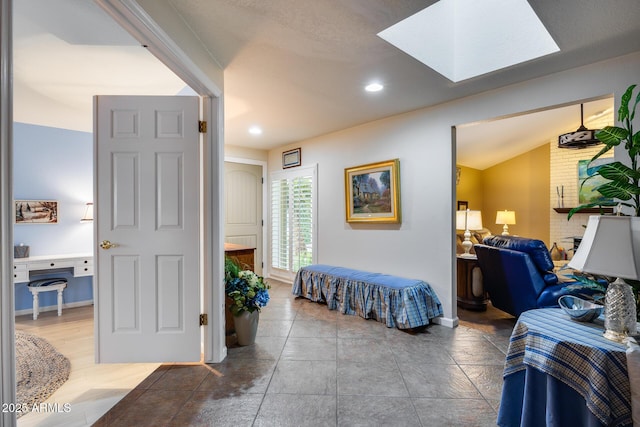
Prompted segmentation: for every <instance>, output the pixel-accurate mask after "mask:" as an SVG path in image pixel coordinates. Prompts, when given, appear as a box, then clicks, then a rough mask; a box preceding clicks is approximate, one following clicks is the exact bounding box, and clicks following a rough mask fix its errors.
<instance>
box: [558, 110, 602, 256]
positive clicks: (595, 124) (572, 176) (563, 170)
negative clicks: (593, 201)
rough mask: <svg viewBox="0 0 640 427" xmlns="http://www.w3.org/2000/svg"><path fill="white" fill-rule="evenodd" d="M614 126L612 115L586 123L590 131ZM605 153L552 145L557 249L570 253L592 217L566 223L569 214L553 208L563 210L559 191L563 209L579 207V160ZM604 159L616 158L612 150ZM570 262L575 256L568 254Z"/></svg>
mask: <svg viewBox="0 0 640 427" xmlns="http://www.w3.org/2000/svg"><path fill="white" fill-rule="evenodd" d="M612 123H613V113H611V114H608V115H606V116H602V117H601V118H599V119H598V120H597V121H591V122H589V123H587V122H585V126H586V127H587V128H588V129H600V128H602V127H604V126H610V125H612ZM601 149H602V145H596V146H594V147H589V148H584V149H580V150H571V149H567V148H558V141H557V139H554V140H552V141H550V142H549V150H550V156H549V157H550V164H551V168H550V179H549V200H550V201H551V209H550V210H549V215H550V220H549V241H550V242H551V244H553V242H557V244H558V246H561V247H563V248H564V249H566V250H569V249H571V248H572V247H573V237H574V236H582V235H583V234H584V227H583V225H586V223H587V219H588V217H589V214H581V213H577V214H575V215H574V216H573V217H571V220H567V214H565V213H562V214H561V213H557V212H556V211H554V210H553V208H556V207H560V204H559V203H561V202H560V201H559V198H558V195H557V192H556V189H560V188H564V207H567V208H572V207H575V206H578V160H589V159H591V158H592V157H593V156H594V155H595V154H597V153H598V152H599V151H600V150H601ZM603 157H613V150H612V151H610V152H608V153H607V154H605V155H604V156H603ZM567 253H568V256H569V258H570V257H571V256H572V255H573V252H571V251H569V252H567Z"/></svg>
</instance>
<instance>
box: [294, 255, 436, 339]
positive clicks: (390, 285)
mask: <svg viewBox="0 0 640 427" xmlns="http://www.w3.org/2000/svg"><path fill="white" fill-rule="evenodd" d="M292 293H293V294H294V295H296V296H301V297H304V298H307V299H309V300H311V301H315V302H326V304H327V308H329V309H330V310H340V312H341V313H342V314H350V315H355V314H357V315H359V316H360V317H363V318H365V319H376V320H378V321H379V322H382V323H384V324H385V325H387V327H389V328H393V327H397V328H398V329H411V328H417V327H419V326H424V325H428V324H429V323H430V320H431V319H433V318H434V317H438V316H441V315H442V304H440V300H438V296H437V295H436V293H435V292H434V291H433V289H431V286H429V284H427V283H426V282H423V281H422V280H414V279H404V278H401V277H396V276H389V275H386V274H380V273H368V272H365V271H359V270H352V269H349V268H343V267H333V266H330V265H322V264H315V265H309V266H307V267H303V268H301V269H300V270H298V273H297V274H296V278H295V280H294V282H293V288H292Z"/></svg>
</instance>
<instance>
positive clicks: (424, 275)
mask: <svg viewBox="0 0 640 427" xmlns="http://www.w3.org/2000/svg"><path fill="white" fill-rule="evenodd" d="M638 69H640V54H634V55H629V56H626V57H621V58H618V59H616V60H612V61H607V62H603V63H598V64H595V65H591V66H587V67H583V68H580V69H575V70H570V71H566V72H563V73H558V74H555V75H552V76H548V77H545V78H540V79H535V80H531V81H528V82H525V83H521V84H517V85H512V86H509V87H506V88H503V89H500V90H496V91H491V92H486V93H483V94H480V95H477V96H473V97H469V98H465V99H463V100H460V101H456V102H451V103H448V104H443V105H440V106H438V107H436V108H430V109H423V110H418V111H415V112H411V113H407V114H403V115H399V116H395V117H391V118H388V119H385V120H380V121H376V122H371V123H368V124H365V125H362V126H358V127H355V128H351V129H347V130H344V131H341V132H336V133H332V134H329V135H324V136H322V137H318V138H314V139H311V140H307V141H301V142H299V143H296V144H292V145H290V146H287V147H282V148H280V149H276V150H272V151H270V152H269V169H270V171H273V170H279V169H280V168H281V154H282V151H284V150H286V149H289V148H293V147H297V146H300V147H302V161H303V165H310V164H313V163H317V164H318V192H319V194H318V208H319V210H318V254H317V255H318V258H317V260H318V262H319V263H323V264H335V265H341V266H346V267H351V268H357V269H363V270H368V271H374V272H381V273H388V274H396V275H401V276H403V277H408V278H418V279H423V280H425V281H427V282H428V283H430V284H431V286H432V287H433V288H434V290H435V292H436V293H437V295H438V297H439V298H440V301H441V302H442V304H443V308H444V319H443V322H442V323H444V324H456V323H457V309H456V303H455V294H454V292H455V286H454V284H455V281H454V279H455V277H454V271H455V269H454V259H455V258H454V252H455V247H454V245H453V235H454V230H453V211H454V210H455V207H454V198H455V178H454V172H453V171H454V166H455V161H454V159H455V150H454V149H453V148H452V146H451V126H453V125H456V124H463V123H468V122H473V121H478V120H484V119H490V118H494V117H498V116H504V115H508V114H512V113H519V112H524V111H529V110H534V109H538V108H543V107H547V106H551V105H561V104H566V103H574V102H575V101H576V100H580V99H585V98H590V97H599V96H602V95H606V94H614V96H616V98H619V95H620V94H621V93H623V92H624V90H625V89H626V88H627V86H628V85H629V84H632V83H636V82H637V80H638V74H637V72H636V70H638ZM616 102H618V100H617V99H616ZM616 109H617V105H616ZM393 158H399V159H400V175H401V178H400V180H401V194H402V224H400V225H371V224H369V225H353V224H347V223H346V222H345V212H344V209H345V207H344V204H345V201H344V197H345V196H344V168H346V167H350V166H356V165H360V164H365V163H370V162H378V161H383V160H388V159H393ZM267 259H269V257H267Z"/></svg>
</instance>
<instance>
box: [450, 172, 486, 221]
mask: <svg viewBox="0 0 640 427" xmlns="http://www.w3.org/2000/svg"><path fill="white" fill-rule="evenodd" d="M458 167H459V168H460V181H459V182H458V185H457V186H456V200H458V201H460V200H464V201H466V202H468V203H469V209H473V210H479V209H480V210H481V209H482V203H483V201H484V196H483V191H484V190H483V187H482V171H480V170H478V169H472V168H468V167H465V166H460V165H458ZM483 218H484V215H483Z"/></svg>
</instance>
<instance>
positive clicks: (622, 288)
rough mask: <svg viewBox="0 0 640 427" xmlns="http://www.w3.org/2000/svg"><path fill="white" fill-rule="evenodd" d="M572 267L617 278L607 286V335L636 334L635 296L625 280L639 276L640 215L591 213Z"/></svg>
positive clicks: (615, 337)
mask: <svg viewBox="0 0 640 427" xmlns="http://www.w3.org/2000/svg"><path fill="white" fill-rule="evenodd" d="M569 267H571V268H573V269H576V270H581V271H584V272H586V273H593V274H600V275H603V276H610V277H617V279H616V280H615V281H614V282H612V283H610V284H609V285H608V286H607V292H606V293H605V302H604V315H605V319H604V327H605V332H604V337H605V338H607V339H610V340H612V341H618V342H621V341H622V340H624V339H625V338H626V337H627V336H628V335H633V334H635V333H636V299H635V297H634V293H633V290H632V289H631V286H629V285H628V284H626V283H625V282H624V281H623V280H622V279H632V280H638V278H640V217H629V216H598V215H592V216H590V217H589V221H588V222H587V229H586V230H585V232H584V236H583V237H582V241H581V242H580V246H578V250H577V251H576V253H575V255H574V256H573V258H572V259H571V261H569Z"/></svg>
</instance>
